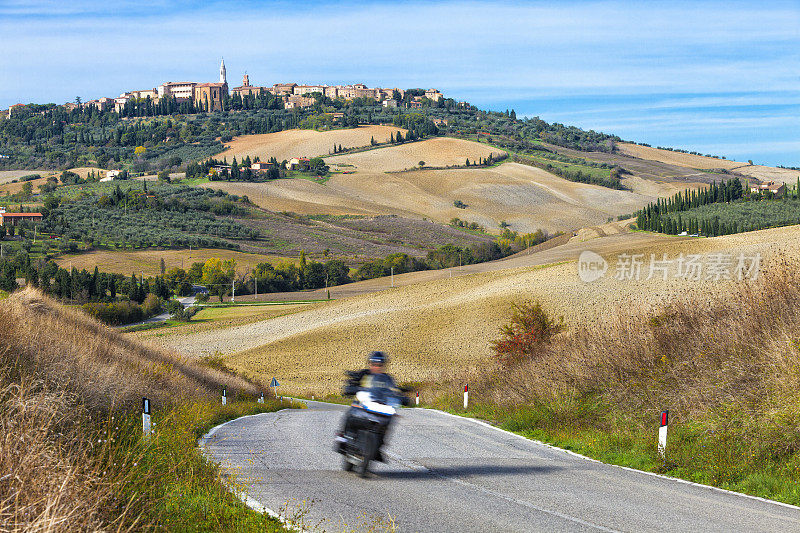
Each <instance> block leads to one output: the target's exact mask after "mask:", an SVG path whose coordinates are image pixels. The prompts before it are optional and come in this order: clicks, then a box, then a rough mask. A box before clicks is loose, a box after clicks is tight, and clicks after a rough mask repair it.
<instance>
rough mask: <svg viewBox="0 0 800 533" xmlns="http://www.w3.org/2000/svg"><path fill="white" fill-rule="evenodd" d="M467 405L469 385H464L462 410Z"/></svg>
mask: <svg viewBox="0 0 800 533" xmlns="http://www.w3.org/2000/svg"><path fill="white" fill-rule="evenodd" d="M467 404H469V384H466V385H464V409H466V408H467Z"/></svg>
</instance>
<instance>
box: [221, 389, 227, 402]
mask: <svg viewBox="0 0 800 533" xmlns="http://www.w3.org/2000/svg"><path fill="white" fill-rule="evenodd" d="M222 405H228V389H226V388H225V387H222Z"/></svg>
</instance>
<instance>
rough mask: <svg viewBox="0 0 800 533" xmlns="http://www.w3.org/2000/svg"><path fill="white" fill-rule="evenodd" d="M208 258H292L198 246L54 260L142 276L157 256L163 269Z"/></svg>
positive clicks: (250, 263) (153, 271)
mask: <svg viewBox="0 0 800 533" xmlns="http://www.w3.org/2000/svg"><path fill="white" fill-rule="evenodd" d="M212 257H218V258H220V259H234V260H235V261H236V266H237V268H239V269H245V268H247V269H250V268H253V267H254V266H255V265H256V264H258V263H273V264H275V263H277V262H278V261H285V260H288V261H292V262H294V261H295V260H294V259H287V258H286V257H282V256H278V255H272V254H250V253H244V252H237V251H233V250H218V249H214V248H200V249H199V250H139V251H124V250H119V251H116V250H95V251H92V252H86V253H81V254H68V255H62V256H60V257H58V258H57V259H56V262H57V263H58V264H59V265H60V266H62V267H64V268H69V267H70V266H73V267H75V268H77V269H78V270H82V269H84V268H85V269H86V270H89V271H91V270H93V269H94V267H95V266H97V268H99V269H100V271H101V272H116V273H119V274H125V275H126V276H130V275H131V273H134V272H135V273H136V274H137V275H139V274H140V273H144V275H145V276H154V275H157V274H161V259H164V263H165V264H166V267H167V270H169V269H170V268H174V267H178V268H183V269H188V268H189V267H190V266H191V265H192V263H194V262H197V261H200V262H205V261H207V260H208V259H210V258H212Z"/></svg>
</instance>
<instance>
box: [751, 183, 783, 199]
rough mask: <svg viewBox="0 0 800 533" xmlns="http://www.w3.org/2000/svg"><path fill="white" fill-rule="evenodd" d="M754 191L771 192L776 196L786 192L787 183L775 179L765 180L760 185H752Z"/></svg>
mask: <svg viewBox="0 0 800 533" xmlns="http://www.w3.org/2000/svg"><path fill="white" fill-rule="evenodd" d="M750 192H752V193H763V192H771V193H772V194H774V195H775V196H783V195H784V194H785V193H786V185H785V184H783V183H775V182H774V181H765V182H764V183H760V184H758V185H752V186H751V187H750Z"/></svg>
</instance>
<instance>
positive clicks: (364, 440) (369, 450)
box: [356, 431, 378, 477]
mask: <svg viewBox="0 0 800 533" xmlns="http://www.w3.org/2000/svg"><path fill="white" fill-rule="evenodd" d="M358 443H359V448H360V449H361V451H362V452H363V454H364V455H363V458H362V460H361V462H360V463H359V464H358V466H357V468H356V473H357V474H358V475H359V476H361V477H367V476H368V475H369V463H370V461H372V460H373V459H374V458H375V452H376V451H377V447H378V436H377V435H375V434H374V433H372V432H371V431H360V432H359V434H358Z"/></svg>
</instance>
